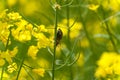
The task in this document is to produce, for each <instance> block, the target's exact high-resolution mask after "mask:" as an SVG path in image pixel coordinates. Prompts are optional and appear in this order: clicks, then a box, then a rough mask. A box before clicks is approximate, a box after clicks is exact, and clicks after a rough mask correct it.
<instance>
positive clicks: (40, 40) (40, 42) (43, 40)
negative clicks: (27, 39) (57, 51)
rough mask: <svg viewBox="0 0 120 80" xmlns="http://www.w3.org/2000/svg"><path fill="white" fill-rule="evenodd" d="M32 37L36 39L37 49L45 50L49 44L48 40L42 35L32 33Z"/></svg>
mask: <svg viewBox="0 0 120 80" xmlns="http://www.w3.org/2000/svg"><path fill="white" fill-rule="evenodd" d="M33 35H34V37H35V38H36V39H37V41H38V42H37V46H38V48H46V47H47V46H49V44H50V40H49V39H48V38H47V37H46V36H45V35H44V34H43V33H34V34H33Z"/></svg>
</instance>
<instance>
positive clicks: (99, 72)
mask: <svg viewBox="0 0 120 80" xmlns="http://www.w3.org/2000/svg"><path fill="white" fill-rule="evenodd" d="M97 65H98V68H97V69H96V72H95V77H96V78H99V79H102V78H104V79H108V78H109V79H110V80H111V79H112V80H114V79H115V78H119V76H120V55H119V54H117V53H115V52H104V53H103V54H102V56H101V58H100V60H99V61H98V62H97ZM117 80H118V79H117Z"/></svg>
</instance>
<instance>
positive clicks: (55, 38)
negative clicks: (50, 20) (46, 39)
mask: <svg viewBox="0 0 120 80" xmlns="http://www.w3.org/2000/svg"><path fill="white" fill-rule="evenodd" d="M55 9H56V10H55V28H54V52H53V64H52V80H54V77H55V60H56V47H57V46H56V40H57V34H56V33H57V8H55Z"/></svg>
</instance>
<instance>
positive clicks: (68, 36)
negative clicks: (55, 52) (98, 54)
mask: <svg viewBox="0 0 120 80" xmlns="http://www.w3.org/2000/svg"><path fill="white" fill-rule="evenodd" d="M68 3H69V1H68V0H67V2H66V4H68ZM66 16H67V41H68V44H69V45H68V49H69V50H71V42H70V21H69V19H70V8H69V6H66ZM70 60H71V59H70ZM69 71H70V79H71V80H73V73H72V72H73V71H72V66H70V67H69Z"/></svg>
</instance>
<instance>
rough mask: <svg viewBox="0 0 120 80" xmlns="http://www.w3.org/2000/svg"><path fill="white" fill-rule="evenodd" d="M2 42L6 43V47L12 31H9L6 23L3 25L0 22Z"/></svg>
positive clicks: (0, 38)
mask: <svg viewBox="0 0 120 80" xmlns="http://www.w3.org/2000/svg"><path fill="white" fill-rule="evenodd" d="M0 25H1V26H0V40H1V41H2V42H3V43H4V45H6V43H7V40H8V36H9V34H10V31H9V30H8V26H9V25H8V24H7V23H6V22H5V23H2V22H1V21H0Z"/></svg>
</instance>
